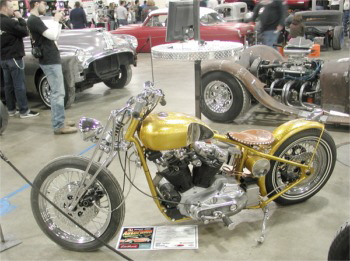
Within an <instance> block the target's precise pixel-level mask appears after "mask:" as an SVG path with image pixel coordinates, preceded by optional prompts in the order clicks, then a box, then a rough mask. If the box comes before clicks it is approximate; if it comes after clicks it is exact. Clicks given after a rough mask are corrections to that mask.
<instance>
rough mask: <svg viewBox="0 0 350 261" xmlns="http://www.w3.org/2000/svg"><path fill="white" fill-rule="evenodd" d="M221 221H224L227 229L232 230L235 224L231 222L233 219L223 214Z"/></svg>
mask: <svg viewBox="0 0 350 261" xmlns="http://www.w3.org/2000/svg"><path fill="white" fill-rule="evenodd" d="M222 221H224V223H225V226H227V228H228V229H229V230H233V229H234V228H235V226H236V225H235V223H233V221H232V220H231V219H230V218H229V217H228V216H224V215H223V217H222Z"/></svg>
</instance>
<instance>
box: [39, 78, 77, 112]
mask: <svg viewBox="0 0 350 261" xmlns="http://www.w3.org/2000/svg"><path fill="white" fill-rule="evenodd" d="M37 90H38V93H39V95H40V99H41V101H42V102H43V103H44V105H45V106H46V107H47V108H51V87H50V84H49V82H48V80H47V78H46V76H45V74H41V75H40V76H39V78H38V80H37ZM64 90H65V96H64V107H65V108H69V107H70V106H71V105H72V103H73V102H74V99H75V91H74V95H73V94H72V92H70V91H69V90H68V87H67V84H64Z"/></svg>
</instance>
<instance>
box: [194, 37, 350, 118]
mask: <svg viewBox="0 0 350 261" xmlns="http://www.w3.org/2000/svg"><path fill="white" fill-rule="evenodd" d="M297 42H299V40H297ZM287 47H288V46H287ZM289 47H290V48H285V50H284V51H285V53H287V55H289V57H288V59H287V58H285V57H283V56H282V55H281V54H280V53H279V52H278V51H276V50H275V49H273V48H271V47H268V46H262V45H256V46H252V47H249V48H247V49H245V50H244V51H243V52H242V53H241V55H240V59H239V61H238V62H237V63H235V62H233V61H230V60H223V61H214V62H210V63H207V64H204V65H203V66H202V78H201V79H202V82H201V83H202V93H201V109H202V112H203V114H204V115H205V116H206V117H207V118H209V119H210V120H212V121H216V122H231V121H233V120H235V119H236V118H237V117H239V116H243V115H244V114H245V113H246V112H247V111H248V110H249V108H251V107H252V104H253V103H260V104H262V105H263V106H265V107H266V108H268V109H271V110H273V111H276V112H279V113H283V114H286V115H295V116H297V117H307V116H309V115H310V114H311V113H312V111H313V110H314V109H315V108H319V109H322V111H321V112H320V113H323V114H324V115H323V116H322V117H321V118H322V121H324V122H325V123H329V124H344V125H350V117H349V114H350V108H349V102H350V100H349V99H350V98H349V84H350V83H349V74H350V58H349V57H347V58H343V59H337V60H332V61H327V62H325V61H323V60H321V59H309V58H307V57H306V56H307V54H308V53H309V52H310V49H309V48H308V47H306V46H304V47H302V46H299V48H298V47H296V46H293V45H290V46H289Z"/></svg>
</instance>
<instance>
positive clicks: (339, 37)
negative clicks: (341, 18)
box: [332, 26, 344, 50]
mask: <svg viewBox="0 0 350 261" xmlns="http://www.w3.org/2000/svg"><path fill="white" fill-rule="evenodd" d="M343 42H344V32H343V27H342V26H336V27H334V31H333V39H332V46H333V50H341V49H342V47H343Z"/></svg>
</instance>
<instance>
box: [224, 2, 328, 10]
mask: <svg viewBox="0 0 350 261" xmlns="http://www.w3.org/2000/svg"><path fill="white" fill-rule="evenodd" d="M229 1H230V0H229ZM253 1H254V3H255V4H257V3H259V2H260V1H261V0H253ZM324 1H327V0H324ZM226 2H227V0H226ZM243 2H244V1H243ZM284 2H285V3H286V4H287V6H288V8H291V9H300V10H307V9H309V8H311V3H312V0H284Z"/></svg>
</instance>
